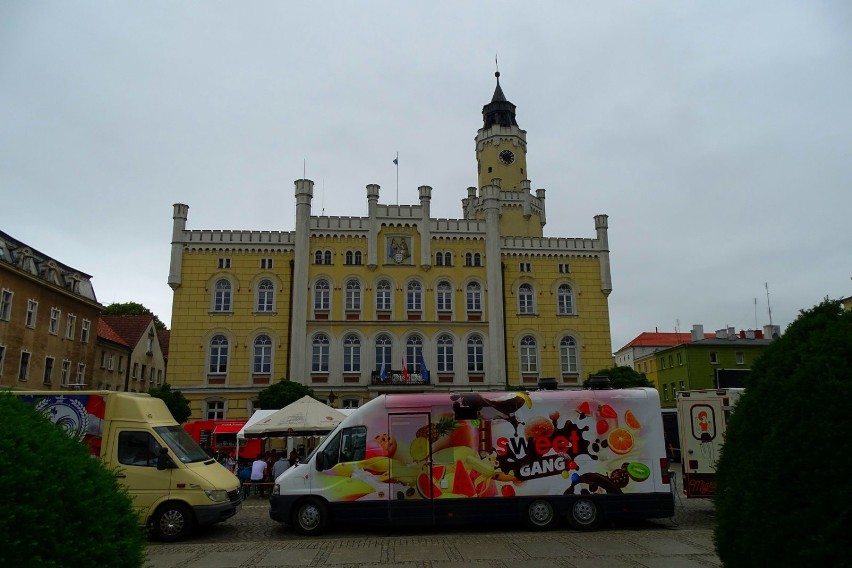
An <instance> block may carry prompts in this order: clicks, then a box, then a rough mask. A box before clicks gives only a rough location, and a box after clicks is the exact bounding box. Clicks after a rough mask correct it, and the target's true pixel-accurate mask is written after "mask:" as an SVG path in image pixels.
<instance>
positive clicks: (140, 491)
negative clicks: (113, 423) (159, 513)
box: [113, 429, 172, 522]
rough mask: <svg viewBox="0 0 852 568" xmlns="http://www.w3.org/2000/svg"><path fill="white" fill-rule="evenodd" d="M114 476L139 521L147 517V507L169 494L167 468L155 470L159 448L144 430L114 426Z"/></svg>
mask: <svg viewBox="0 0 852 568" xmlns="http://www.w3.org/2000/svg"><path fill="white" fill-rule="evenodd" d="M115 435H116V436H117V438H118V439H117V440H116V443H115V444H113V447H114V448H115V450H114V451H115V452H116V453H117V455H116V456H113V463H115V464H117V465H118V469H117V471H116V477H118V478H119V481H120V482H121V483H122V484H123V485H125V486H126V487H127V491H128V493H129V494H130V496H131V497H132V498H133V506H134V508H135V509H136V512H137V513H138V514H139V518H140V519H141V520H142V522H145V521H146V520H147V517H148V515H149V514H150V512H151V508H152V507H153V506H154V505H155V504H156V503H157V502H158V501H160V500H161V499H163V498H164V497H167V496H168V494H169V487H170V484H171V471H172V470H171V469H165V470H158V469H157V457H158V456H159V455H160V448H161V447H162V446H161V445H160V444H159V442H157V440H156V438H154V436H153V435H152V434H151V433H150V432H148V431H147V430H138V429H117V432H116V433H115Z"/></svg>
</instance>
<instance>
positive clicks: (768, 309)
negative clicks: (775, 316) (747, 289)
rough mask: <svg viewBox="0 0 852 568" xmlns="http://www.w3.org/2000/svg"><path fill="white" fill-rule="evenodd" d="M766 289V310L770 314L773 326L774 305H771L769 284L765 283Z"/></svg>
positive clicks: (770, 323)
mask: <svg viewBox="0 0 852 568" xmlns="http://www.w3.org/2000/svg"><path fill="white" fill-rule="evenodd" d="M763 285H764V286H765V287H766V310H767V311H768V312H769V325H772V305H771V304H770V303H769V283H768V282H764V283H763Z"/></svg>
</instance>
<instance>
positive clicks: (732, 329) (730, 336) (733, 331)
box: [728, 327, 737, 341]
mask: <svg viewBox="0 0 852 568" xmlns="http://www.w3.org/2000/svg"><path fill="white" fill-rule="evenodd" d="M736 338H737V328H735V327H729V328H728V339H730V340H731V341H734V340H735V339H736Z"/></svg>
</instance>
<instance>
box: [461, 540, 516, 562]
mask: <svg viewBox="0 0 852 568" xmlns="http://www.w3.org/2000/svg"><path fill="white" fill-rule="evenodd" d="M457 548H458V549H459V553H460V554H461V555H462V558H464V559H465V560H503V561H505V562H506V563H507V564H509V563H511V560H512V559H514V558H516V556H515V555H514V554H512V551H511V549H510V548H509V547H508V546H503V545H499V544H467V545H464V546H458V547H457Z"/></svg>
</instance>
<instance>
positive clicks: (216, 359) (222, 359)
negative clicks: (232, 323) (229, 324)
mask: <svg viewBox="0 0 852 568" xmlns="http://www.w3.org/2000/svg"><path fill="white" fill-rule="evenodd" d="M208 372H209V373H210V374H211V375H224V374H225V373H227V372H228V338H227V337H225V336H224V335H222V334H221V333H219V334H217V335H214V336H213V338H212V339H211V340H210V365H209V367H208Z"/></svg>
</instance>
